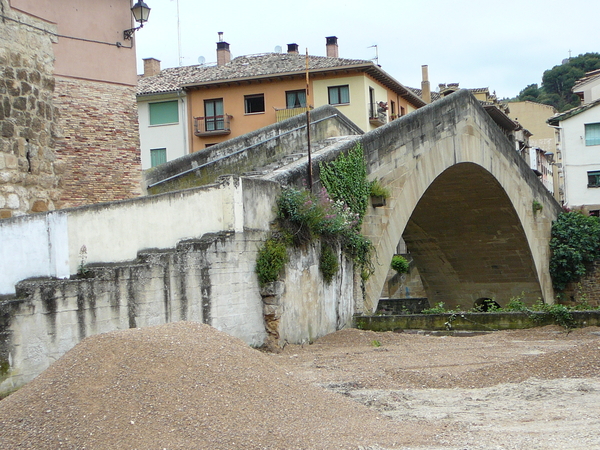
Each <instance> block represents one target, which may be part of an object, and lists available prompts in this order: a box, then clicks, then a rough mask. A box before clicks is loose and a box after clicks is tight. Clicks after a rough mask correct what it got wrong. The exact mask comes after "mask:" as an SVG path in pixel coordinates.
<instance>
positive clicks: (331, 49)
mask: <svg viewBox="0 0 600 450" xmlns="http://www.w3.org/2000/svg"><path fill="white" fill-rule="evenodd" d="M325 39H327V45H326V48H327V57H328V58H338V43H337V37H336V36H329V37H326V38H325Z"/></svg>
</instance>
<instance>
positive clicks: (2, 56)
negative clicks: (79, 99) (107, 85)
mask: <svg viewBox="0 0 600 450" xmlns="http://www.w3.org/2000/svg"><path fill="white" fill-rule="evenodd" d="M0 11H1V12H2V15H3V16H5V18H4V19H2V20H0V219H4V218H8V217H13V216H19V215H22V214H26V213H31V212H40V211H48V210H53V209H55V207H56V203H57V201H58V198H59V191H58V175H57V173H56V167H55V159H56V156H55V152H54V140H55V135H56V133H57V129H58V128H57V115H56V109H55V107H54V106H53V99H52V97H53V92H54V87H55V83H54V77H53V75H52V73H53V66H54V55H53V52H52V39H53V35H52V34H51V33H54V32H55V31H56V30H55V29H54V28H55V27H54V26H53V25H50V24H48V23H46V22H42V21H40V20H37V19H35V18H32V17H29V16H27V15H24V14H20V13H17V12H16V11H13V10H11V9H10V8H9V6H8V3H7V1H6V0H0Z"/></svg>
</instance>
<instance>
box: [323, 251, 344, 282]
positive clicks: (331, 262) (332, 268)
mask: <svg viewBox="0 0 600 450" xmlns="http://www.w3.org/2000/svg"><path fill="white" fill-rule="evenodd" d="M319 269H320V270H321V274H322V275H323V279H324V280H325V282H327V283H331V280H333V277H334V276H335V274H336V273H337V272H338V269H339V263H338V259H337V254H336V252H334V251H333V250H332V248H331V247H330V246H329V245H326V244H325V245H323V247H322V248H321V258H319Z"/></svg>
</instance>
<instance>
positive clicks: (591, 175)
mask: <svg viewBox="0 0 600 450" xmlns="http://www.w3.org/2000/svg"><path fill="white" fill-rule="evenodd" d="M587 174H588V187H600V170H594V171H593V172H588V173H587Z"/></svg>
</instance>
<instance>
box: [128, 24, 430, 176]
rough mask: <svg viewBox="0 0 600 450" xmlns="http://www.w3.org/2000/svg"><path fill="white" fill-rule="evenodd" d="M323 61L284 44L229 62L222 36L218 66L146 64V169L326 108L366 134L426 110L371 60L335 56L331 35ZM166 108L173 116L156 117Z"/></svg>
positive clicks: (142, 100) (142, 113) (142, 99)
mask: <svg viewBox="0 0 600 450" xmlns="http://www.w3.org/2000/svg"><path fill="white" fill-rule="evenodd" d="M326 55H327V56H311V55H309V56H307V55H301V54H300V53H299V52H298V45H297V44H289V45H288V51H287V53H266V54H258V55H248V56H240V57H237V58H234V59H231V54H230V50H229V43H227V42H225V41H223V40H222V36H221V35H220V39H219V42H217V64H216V65H197V66H185V67H177V68H170V69H164V70H160V68H157V64H159V62H158V61H157V60H154V59H149V60H145V66H144V67H145V70H144V72H145V73H144V76H143V77H141V78H140V80H139V83H138V95H137V99H138V110H139V120H140V138H141V147H142V166H143V168H144V169H147V168H150V167H153V166H155V165H157V163H159V161H160V162H165V161H168V160H171V159H175V158H177V157H179V156H183V155H184V154H188V153H192V152H196V151H201V150H203V149H205V148H207V147H210V146H212V145H214V144H217V143H220V142H223V141H225V140H227V139H231V138H233V137H236V136H241V135H243V134H246V133H248V132H250V131H253V130H256V129H259V128H262V127H264V126H267V125H270V124H273V123H276V122H278V121H281V120H284V119H287V118H289V117H293V116H295V115H298V114H304V113H305V112H306V111H307V110H308V109H309V108H314V107H318V106H322V105H326V104H329V105H333V106H335V107H336V108H338V109H339V110H340V111H341V112H343V113H344V115H346V116H347V117H348V118H349V119H351V120H352V121H353V122H354V123H355V124H357V125H358V126H359V127H360V128H361V129H362V130H363V131H369V130H372V129H374V128H376V127H379V126H381V125H384V124H385V123H387V122H388V121H390V120H393V119H395V118H397V117H400V116H402V115H405V114H407V113H409V112H411V111H414V110H415V109H417V108H420V107H421V106H424V105H425V104H426V103H425V102H424V101H423V100H422V99H421V98H420V97H419V96H418V95H417V94H415V93H414V92H413V91H412V90H410V89H408V88H406V87H405V86H403V85H402V84H401V83H400V82H398V81H397V80H395V79H394V78H393V77H392V76H391V75H389V74H388V73H386V72H385V71H384V70H382V69H381V67H379V66H378V65H376V64H374V63H373V62H372V61H366V60H358V59H346V58H340V57H339V56H338V44H337V38H336V37H334V36H330V37H328V38H326ZM146 68H148V70H146ZM169 108H170V109H171V111H172V112H171V115H170V116H169V117H170V118H168V117H162V118H158V119H153V118H154V117H160V116H156V113H155V111H158V110H162V109H169ZM176 111H177V113H176ZM167 136H173V138H172V139H168V138H167ZM153 154H154V155H155V156H156V157H154V158H153V157H152V155H153ZM157 155H160V158H159V157H158V156H157Z"/></svg>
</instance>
